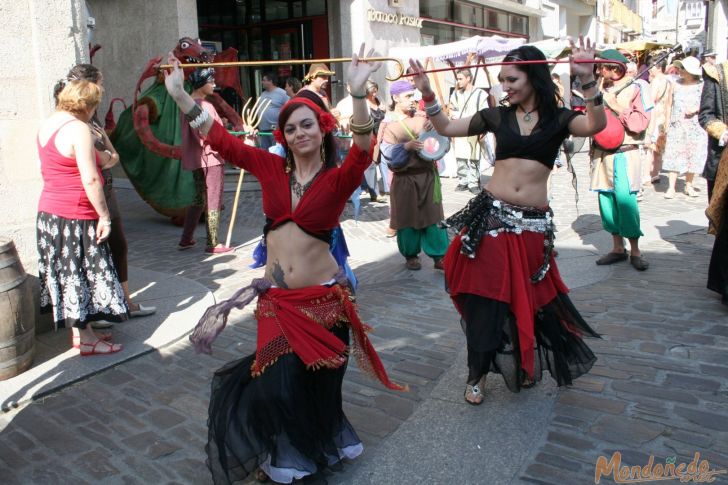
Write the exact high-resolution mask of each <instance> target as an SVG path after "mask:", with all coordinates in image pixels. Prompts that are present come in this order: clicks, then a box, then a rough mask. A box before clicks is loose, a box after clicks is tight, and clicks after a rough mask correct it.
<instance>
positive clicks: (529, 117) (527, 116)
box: [519, 106, 536, 123]
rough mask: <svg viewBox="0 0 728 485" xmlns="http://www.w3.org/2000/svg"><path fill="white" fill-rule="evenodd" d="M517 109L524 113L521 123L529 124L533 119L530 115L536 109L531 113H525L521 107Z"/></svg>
mask: <svg viewBox="0 0 728 485" xmlns="http://www.w3.org/2000/svg"><path fill="white" fill-rule="evenodd" d="M519 108H521V109H522V110H523V113H524V115H523V121H525V122H526V123H530V122H531V120H532V119H533V118H532V117H531V113H533V112H534V111H536V108H533V109H532V110H531V111H526V109H525V108H524V107H523V106H519Z"/></svg>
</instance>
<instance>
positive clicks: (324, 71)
mask: <svg viewBox="0 0 728 485" xmlns="http://www.w3.org/2000/svg"><path fill="white" fill-rule="evenodd" d="M334 74H336V73H335V72H334V71H332V70H330V69H329V68H328V67H327V66H326V64H324V63H322V62H316V63H314V64H311V67H310V68H309V69H308V74H306V76H304V78H303V83H304V84H305V86H304V89H308V90H309V91H313V92H314V93H316V94H318V95H319V96H320V97H321V99H323V101H324V104H326V108H328V109H329V110H331V102H330V101H329V98H328V95H327V94H326V85H327V84H329V77H331V76H333V75H334Z"/></svg>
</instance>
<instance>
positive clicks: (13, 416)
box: [0, 155, 728, 484]
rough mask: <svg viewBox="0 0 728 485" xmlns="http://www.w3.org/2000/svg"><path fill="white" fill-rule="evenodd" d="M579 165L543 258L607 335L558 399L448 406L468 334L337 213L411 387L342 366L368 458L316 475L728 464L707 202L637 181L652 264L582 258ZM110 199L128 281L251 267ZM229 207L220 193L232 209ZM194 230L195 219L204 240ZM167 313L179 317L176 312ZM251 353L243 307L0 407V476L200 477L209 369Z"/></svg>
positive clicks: (589, 224) (598, 243)
mask: <svg viewBox="0 0 728 485" xmlns="http://www.w3.org/2000/svg"><path fill="white" fill-rule="evenodd" d="M576 166H577V172H578V173H579V175H580V176H579V187H580V189H579V195H580V202H579V206H578V208H579V211H578V214H577V211H576V205H575V203H574V198H573V197H574V192H573V190H572V189H571V178H570V175H569V174H568V173H566V172H565V170H562V171H560V172H557V173H555V174H554V178H553V194H554V201H553V206H554V208H555V212H556V222H557V225H558V228H559V233H558V234H557V247H558V249H559V254H560V255H559V259H558V264H559V266H560V269H561V271H562V274H563V275H564V279H565V281H566V283H567V285H569V286H570V287H571V288H572V292H571V296H572V298H573V300H574V301H575V302H576V305H577V307H578V308H579V309H580V311H582V313H583V314H584V315H585V317H586V318H587V320H588V321H589V322H590V323H591V324H592V325H593V326H594V327H595V328H596V330H597V331H599V332H600V333H602V335H603V336H604V339H603V340H590V342H589V344H590V346H591V347H592V348H593V349H594V350H595V352H596V353H597V356H598V358H599V360H598V362H597V364H596V366H595V367H594V369H593V371H592V372H591V373H590V374H588V375H587V376H585V377H583V378H581V379H579V380H578V381H577V382H576V384H575V385H574V386H573V388H570V389H562V390H557V389H556V388H555V387H554V385H553V383H552V382H551V381H550V380H549V378H548V377H546V376H545V377H544V381H543V382H542V383H541V384H539V385H538V386H537V387H536V388H535V389H532V390H529V391H524V392H522V393H520V394H511V393H509V392H507V391H506V390H505V389H504V388H503V386H502V385H501V383H500V382H499V379H498V378H497V377H494V378H491V379H489V381H488V385H487V388H486V392H487V398H486V401H485V403H484V404H483V405H482V406H480V407H472V406H468V405H466V404H465V403H464V402H463V400H462V388H463V382H464V379H465V366H464V353H463V351H462V350H463V347H464V337H463V335H462V331H461V330H460V327H459V325H458V323H457V321H458V319H457V315H456V312H455V311H454V309H453V307H452V304H451V303H450V302H449V300H448V299H447V298H446V297H445V294H444V292H443V278H442V274H441V273H439V272H436V271H435V270H434V269H432V267H431V265H430V264H424V265H423V266H424V268H423V270H422V271H420V272H410V271H407V270H406V269H404V266H403V260H402V258H401V256H400V255H399V254H398V253H397V248H396V243H395V242H394V241H393V240H392V239H389V238H386V236H385V233H384V231H385V228H386V225H387V217H388V207H387V206H386V205H385V204H370V203H368V202H367V198H366V197H365V198H364V199H362V200H363V207H362V215H361V218H360V221H359V222H358V223H355V222H354V221H353V220H351V207H350V206H349V207H347V212H346V213H345V217H344V222H343V226H344V228H345V231H346V235H347V239H348V242H349V247H350V250H351V253H352V259H351V263H352V266H353V267H354V270H355V272H356V273H357V276H358V277H359V279H360V282H361V287H360V288H361V289H360V291H359V301H360V305H361V313H362V318H363V320H364V321H366V322H367V323H370V324H371V325H372V326H373V327H374V329H375V330H374V332H373V334H372V340H373V342H374V344H375V346H376V347H377V349H378V350H379V351H380V354H381V357H382V359H383V361H384V363H385V366H386V367H387V369H388V371H389V372H390V375H391V377H392V378H393V379H394V380H396V381H401V382H407V383H408V384H409V385H410V387H411V391H410V392H409V393H398V392H393V391H388V390H385V389H382V388H381V386H379V385H378V384H376V383H375V382H373V381H371V380H369V379H368V378H367V377H365V376H364V375H363V374H362V373H361V372H360V371H359V370H358V369H356V367H355V366H354V365H351V366H350V367H349V370H348V371H347V376H346V379H345V382H344V400H345V403H344V406H345V410H346V412H347V415H348V416H349V418H350V420H351V421H352V424H353V425H354V427H355V428H356V429H357V431H358V432H359V434H360V436H361V438H362V440H363V441H364V444H365V447H366V451H365V453H364V455H363V456H362V457H361V458H360V459H358V460H356V461H355V462H354V463H352V464H347V465H346V466H345V467H344V470H343V472H341V473H334V474H331V475H328V476H327V477H326V478H327V479H328V481H329V483H362V484H364V483H376V484H379V483H398V484H400V483H402V484H406V483H423V482H424V483H488V484H490V483H521V482H526V481H528V482H540V483H554V484H557V483H558V484H561V483H593V479H594V463H595V462H596V458H597V457H598V456H599V455H600V454H605V453H611V451H612V450H621V451H623V461H624V462H625V464H629V465H644V464H645V463H646V457H647V455H648V454H650V453H653V454H655V455H656V456H657V458H656V461H662V462H663V463H664V460H665V458H666V457H668V456H672V455H676V456H677V457H678V459H685V458H686V457H688V456H690V454H691V452H692V451H700V452H701V453H703V454H704V456H705V457H707V458H708V459H709V460H710V464H711V467H713V468H728V447H726V443H728V434H727V433H728V404H727V402H728V399H726V397H728V396H727V395H726V392H727V391H728V385H727V381H728V359H726V357H728V355H727V354H728V351H726V348H727V347H728V346H727V344H728V312H726V311H725V309H724V308H723V307H721V305H720V304H719V302H718V298H717V297H716V296H715V295H713V294H712V293H710V292H709V291H708V290H706V289H704V285H705V279H706V271H707V261H708V257H709V250H710V247H711V245H712V237H709V236H707V235H706V234H705V229H704V219H703V218H702V217H701V214H702V210H703V208H704V205H705V198H704V197H700V198H699V199H697V200H696V199H688V198H685V197H684V196H682V195H678V197H676V198H675V199H672V200H665V199H664V198H663V197H662V192H663V191H664V181H663V185H658V186H657V187H656V189H657V191H653V190H652V189H649V190H648V191H647V193H646V194H645V198H644V201H643V202H642V203H641V205H640V209H641V211H642V216H643V217H642V220H643V226H644V229H645V233H646V237H645V239H644V241H643V246H644V247H643V249H644V251H645V254H646V257H647V258H648V259H649V261H650V263H651V264H652V266H651V268H650V270H648V271H647V272H645V273H637V272H636V271H634V270H633V269H632V268H631V267H629V266H628V265H626V264H620V265H616V266H614V267H608V268H605V267H597V266H596V265H594V259H596V257H597V255H598V254H600V253H603V252H605V251H607V250H608V249H609V237H608V236H607V235H605V234H604V233H603V231H601V227H600V223H599V216H598V210H597V208H596V196H594V195H593V194H591V193H589V192H588V190H587V189H586V187H588V181H587V180H586V167H587V166H588V162H587V161H586V160H585V157H584V156H583V155H580V156H579V157H577V160H576ZM701 183H702V184H703V185H702V186H701V185H699V188H702V189H703V193H704V190H705V186H704V181H702V180H701ZM454 185H455V181H454V180H451V179H444V180H443V193H444V199H445V207H446V212H447V213H451V212H453V211H454V210H456V209H458V208H460V207H462V206H463V204H465V203H466V202H467V200H468V198H469V194H467V195H466V194H463V193H455V192H453V191H452V189H453V187H454ZM246 187H248V188H250V189H251V190H247V191H246V192H245V193H244V194H243V196H242V201H241V203H240V205H239V207H240V210H239V213H238V214H239V217H238V222H237V224H236V228H235V231H234V234H233V243H234V244H241V243H245V242H249V241H254V240H255V238H257V237H258V236H259V235H260V232H261V228H262V225H263V217H262V215H261V210H260V201H259V194H258V193H257V192H256V191H255V189H254V187H253V186H246ZM678 188H680V186H679V187H678ZM119 196H120V199H121V205H122V209H123V211H124V214H125V219H124V223H125V227H126V232H127V236H128V238H129V246H130V263H131V264H132V265H133V269H132V271H131V272H130V277H131V279H132V286H133V287H134V288H139V286H137V285H139V284H140V283H137V282H140V281H142V278H143V272H144V271H151V272H159V273H164V274H167V275H170V277H174V278H180V279H183V280H185V281H191V282H195V283H196V284H197V285H200V288H205V289H206V290H205V291H207V292H209V293H211V294H212V295H213V296H214V298H215V299H216V300H219V299H221V298H224V297H226V296H229V295H230V294H231V293H232V292H233V291H234V290H235V289H237V288H238V287H240V286H241V285H243V284H246V283H247V282H248V281H249V280H250V279H251V278H253V277H257V276H259V275H260V274H261V270H250V269H248V267H247V265H248V264H249V263H250V256H249V254H250V251H251V249H252V248H251V247H250V246H247V247H245V248H241V249H239V250H238V251H237V252H236V253H234V254H229V253H228V254H224V255H219V256H207V255H205V254H204V253H203V252H202V248H201V247H199V248H195V249H192V250H189V251H184V252H179V251H177V250H176V248H175V247H176V243H177V240H178V238H179V233H180V228H177V227H174V226H172V225H171V224H169V223H168V222H166V221H165V220H164V219H163V218H161V217H160V216H158V215H156V214H154V213H153V212H152V211H151V209H149V208H148V207H147V206H146V205H145V204H144V203H143V202H142V201H141V200H139V198H138V197H137V196H136V194H135V193H133V192H132V191H128V190H119ZM231 197H232V194H231V193H229V192H228V193H226V203H227V204H228V205H230V204H231V203H232V202H231ZM228 212H229V211H228ZM652 226H654V229H653V228H652ZM203 232H204V229H203V228H202V227H199V228H198V236H199V237H200V238H202V237H203ZM200 246H201V245H200ZM171 281H172V280H171ZM174 281H177V280H174ZM142 288H143V287H142ZM145 291H147V290H145ZM203 293H204V292H201V293H200V295H202V294H203ZM176 304H177V303H174V304H173V305H172V306H171V307H170V308H174V307H175V305H176ZM182 314H184V316H185V318H189V319H190V320H193V318H192V314H193V312H192V311H190V310H188V311H185V312H182ZM136 322H138V321H137V320H133V321H132V322H129V324H128V325H133V324H135V323H136ZM139 322H140V321H139ZM170 322H171V321H170ZM125 325H127V324H125ZM186 331H187V330H184V331H182V330H181V329H180V336H183V335H184V333H185V332H186ZM254 348H255V322H254V320H253V318H252V310H251V309H247V310H246V311H243V312H239V313H237V314H236V315H235V316H234V317H233V318H232V319H231V322H230V323H229V327H228V328H227V329H226V330H225V332H223V333H222V334H221V336H220V337H219V339H218V340H217V341H216V343H215V350H214V353H213V355H212V356H199V355H196V354H195V353H194V352H193V350H192V349H191V347H190V345H189V343H188V342H187V341H186V339H184V338H183V339H181V340H179V341H176V342H174V343H172V344H170V345H166V346H161V347H160V348H158V349H156V350H154V351H152V352H150V353H147V354H145V355H141V356H140V357H138V358H135V359H133V360H130V361H127V362H124V363H122V364H120V365H116V366H114V367H112V368H110V369H108V370H106V371H104V372H100V373H98V374H95V375H93V376H92V377H90V378H88V379H87V380H83V381H81V382H77V383H76V384H74V385H72V386H70V387H66V388H64V389H62V390H61V391H59V392H55V393H52V394H50V395H48V396H46V397H45V398H44V399H42V400H40V401H37V402H34V403H32V404H30V405H27V406H24V407H21V408H20V409H17V410H13V411H11V412H6V413H4V414H1V415H0V437H1V438H2V439H0V473H1V474H2V476H3V481H4V482H6V483H74V484H83V483H97V482H102V483H110V484H117V483H119V484H121V483H124V484H132V483H144V484H146V483H150V482H160V483H170V484H171V483H185V484H186V483H191V484H198V483H199V484H207V483H210V482H211V480H210V476H209V473H208V472H207V470H206V468H205V465H204V459H205V456H204V442H205V438H206V424H205V423H206V411H207V410H206V407H207V402H208V400H209V382H210V376H211V374H212V372H214V370H215V369H217V368H219V367H220V366H222V365H223V364H224V363H225V362H227V361H228V360H231V359H233V358H238V357H239V356H240V355H243V354H247V353H250V352H252V351H253V350H254ZM49 372H51V371H49ZM51 375H52V374H51ZM719 478H720V477H719Z"/></svg>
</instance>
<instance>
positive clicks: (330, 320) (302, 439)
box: [190, 101, 402, 483]
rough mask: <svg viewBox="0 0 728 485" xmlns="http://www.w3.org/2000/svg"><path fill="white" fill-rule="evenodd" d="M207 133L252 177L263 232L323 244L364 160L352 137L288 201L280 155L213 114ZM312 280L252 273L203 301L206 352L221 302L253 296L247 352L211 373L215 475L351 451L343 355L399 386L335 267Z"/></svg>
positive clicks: (284, 469) (326, 459) (222, 319)
mask: <svg viewBox="0 0 728 485" xmlns="http://www.w3.org/2000/svg"><path fill="white" fill-rule="evenodd" d="M301 102H303V101H301ZM309 103H311V104H309ZM309 103H306V104H307V105H309V106H311V105H312V104H313V103H312V102H310V101H309ZM207 142H208V143H209V144H210V145H211V146H212V147H213V148H214V149H215V150H217V151H218V152H219V153H220V155H221V156H222V157H224V158H225V159H226V160H228V161H229V162H230V163H233V164H234V165H237V166H239V167H241V168H243V169H245V170H247V171H249V172H251V173H252V174H254V175H255V176H256V178H257V179H258V180H259V181H260V184H261V187H262V193H263V210H264V212H265V214H266V218H267V222H266V225H265V228H264V233H265V234H267V233H268V232H269V231H271V230H274V229H276V228H277V227H279V226H280V225H282V224H285V223H287V222H293V223H295V224H296V225H298V226H299V227H300V228H301V229H302V230H303V231H304V232H306V233H307V234H309V235H311V236H312V237H314V238H317V239H320V240H322V241H327V242H329V243H330V240H331V237H332V231H333V230H334V229H335V228H336V226H337V225H338V219H339V216H340V214H341V212H342V211H343V209H344V206H345V204H346V200H347V198H348V197H349V195H350V194H351V192H352V191H353V190H354V188H355V187H356V186H357V185H358V184H359V183H360V181H361V178H362V173H363V172H364V170H365V169H366V167H368V166H369V164H370V162H371V161H370V159H369V155H368V153H367V152H364V151H362V150H361V149H360V148H359V147H358V145H353V146H352V148H351V150H350V151H349V154H348V156H347V159H346V161H345V162H344V163H343V164H342V165H341V167H331V168H324V169H323V170H322V171H321V172H320V173H319V175H318V176H316V177H315V179H314V180H313V181H312V184H311V185H310V188H308V189H307V191H306V192H305V193H304V194H303V196H302V197H301V199H300V201H299V203H298V205H297V206H296V208H295V209H294V210H291V207H292V205H291V199H292V196H291V190H290V187H291V186H292V184H293V179H292V177H293V173H288V171H286V160H285V159H284V158H281V157H278V156H276V155H273V154H271V153H268V152H265V151H262V150H258V149H255V148H251V147H248V146H247V145H245V144H244V143H243V142H242V141H241V140H239V139H237V138H235V137H233V136H231V135H229V134H228V133H227V132H226V131H225V129H224V128H222V126H220V125H219V124H217V123H216V124H214V125H213V127H212V128H211V130H210V132H209V134H208V136H207ZM321 283H322V284H321V285H316V286H311V287H306V288H298V289H283V288H277V287H274V286H272V284H271V283H270V282H269V281H268V280H263V279H258V280H254V281H253V284H252V285H250V286H249V287H246V288H242V289H240V290H239V291H238V292H236V293H235V294H234V295H233V296H232V297H231V298H230V299H229V300H226V301H224V302H221V303H218V304H216V305H214V306H213V307H211V308H209V309H208V310H207V312H206V313H205V315H204V316H203V317H202V319H201V320H200V323H199V324H198V326H197V327H196V329H195V331H194V332H193V334H192V336H191V337H190V340H192V342H193V343H194V344H195V347H196V349H197V350H199V351H205V352H209V351H210V344H211V342H212V340H213V339H214V338H215V336H217V334H218V333H219V332H220V331H221V330H222V329H223V327H224V326H225V324H226V321H227V316H228V313H229V312H230V310H232V308H243V307H244V306H245V305H246V304H248V303H249V302H250V301H252V299H253V298H255V297H256V296H257V297H258V305H257V309H256V311H255V317H256V319H257V322H258V336H257V350H256V352H255V354H253V355H250V356H248V357H245V358H243V359H240V360H237V361H234V362H231V363H229V364H228V365H226V366H224V367H223V368H221V369H220V370H218V371H217V372H216V373H215V376H214V378H213V383H212V397H211V399H210V416H209V421H208V424H209V442H208V445H207V452H208V466H209V467H210V470H211V471H212V474H213V479H214V481H215V483H230V482H234V481H237V480H242V479H244V478H245V477H246V476H248V475H249V474H250V473H251V472H253V471H254V470H255V469H256V468H257V467H260V468H261V469H262V470H263V471H264V472H265V473H266V474H267V475H268V476H269V477H270V478H271V479H273V480H274V481H276V482H284V483H289V482H291V481H292V480H296V479H300V478H302V477H303V476H306V475H310V474H313V473H316V472H317V471H319V470H321V469H322V468H325V467H327V466H332V465H336V464H338V463H339V462H340V461H341V460H342V459H343V458H353V457H356V456H357V455H358V454H360V453H361V451H362V445H361V441H360V440H359V438H358V437H357V435H356V432H355V431H354V430H353V429H352V427H351V425H350V424H349V422H348V420H347V419H346V416H345V415H344V413H343V411H342V407H341V405H342V404H341V403H342V399H341V386H342V380H343V376H344V372H345V370H346V365H347V362H348V355H350V354H352V355H354V356H355V357H356V358H357V363H358V365H359V366H360V368H361V369H362V370H364V371H365V372H367V373H369V374H370V375H372V376H375V377H376V378H378V379H379V380H380V381H381V382H382V383H383V384H384V385H385V386H387V387H389V388H391V389H402V387H401V386H398V385H396V384H394V383H392V382H390V381H389V379H388V377H387V374H386V372H385V370H384V367H383V366H382V363H381V361H380V360H379V357H378V356H377V354H376V352H375V350H374V348H373V347H372V345H371V343H370V342H369V340H368V338H367V336H366V332H367V330H368V327H367V326H366V325H364V324H363V323H362V322H361V321H360V320H359V317H358V315H357V312H356V307H355V304H354V297H353V294H352V292H351V290H350V289H349V287H348V284H347V281H346V277H345V276H344V274H343V272H341V273H340V274H339V275H337V277H336V278H334V279H332V280H331V281H328V282H321ZM349 329H351V331H352V335H353V342H352V346H351V348H350V345H349Z"/></svg>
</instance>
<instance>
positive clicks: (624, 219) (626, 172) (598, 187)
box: [591, 78, 651, 269]
mask: <svg viewBox="0 0 728 485" xmlns="http://www.w3.org/2000/svg"><path fill="white" fill-rule="evenodd" d="M629 81H630V80H629V79H628V78H623V80H622V81H620V82H617V83H614V84H612V85H610V86H607V87H605V89H604V90H605V92H608V93H611V92H616V91H617V90H619V89H620V88H621V87H622V86H624V84H625V83H627V82H629ZM617 100H618V102H619V104H620V105H622V106H627V109H626V110H625V111H624V112H622V113H614V116H616V117H617V119H618V120H619V122H620V123H621V124H622V126H623V127H624V141H623V142H622V145H621V146H620V147H619V148H617V149H616V150H605V149H603V148H601V147H599V146H598V144H596V143H592V150H591V159H592V166H591V190H593V191H596V192H598V193H599V213H600V215H601V218H602V226H603V227H604V229H605V230H606V231H607V232H609V233H610V234H612V235H617V236H621V237H626V238H627V239H638V238H639V237H641V236H642V230H641V229H640V213H639V208H638V206H637V193H638V192H639V191H640V186H641V183H642V181H641V165H640V147H641V146H642V145H644V143H645V134H646V132H647V126H648V124H649V122H650V116H649V115H648V113H647V110H646V108H645V104H646V103H645V96H644V95H643V93H642V89H641V88H640V86H639V84H638V83H634V84H632V85H631V86H628V87H627V88H625V89H623V90H622V91H621V92H620V93H619V95H618V96H617ZM650 103H651V101H650ZM607 108H608V109H610V110H612V112H614V110H613V109H612V108H610V107H607ZM609 257H611V258H613V259H614V258H616V257H621V258H622V259H627V257H626V254H625V255H624V256H623V257H622V255H617V254H616V253H610V254H609V255H607V256H606V257H605V258H609ZM602 259H604V258H602ZM601 261H602V260H600V261H598V262H597V264H610V263H611V262H613V261H611V260H609V261H607V262H606V263H604V262H601ZM638 269H639V268H638ZM644 269H646V263H645V268H644Z"/></svg>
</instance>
